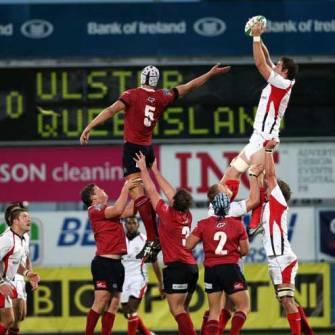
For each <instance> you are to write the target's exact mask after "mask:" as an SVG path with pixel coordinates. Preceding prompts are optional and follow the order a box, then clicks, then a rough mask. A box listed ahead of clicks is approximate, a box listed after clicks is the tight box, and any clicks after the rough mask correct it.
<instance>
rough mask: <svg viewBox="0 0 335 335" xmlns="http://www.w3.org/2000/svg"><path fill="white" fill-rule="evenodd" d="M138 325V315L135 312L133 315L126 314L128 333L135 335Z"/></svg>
mask: <svg viewBox="0 0 335 335" xmlns="http://www.w3.org/2000/svg"><path fill="white" fill-rule="evenodd" d="M137 327H138V316H137V314H136V313H135V314H134V315H128V335H136V331H137Z"/></svg>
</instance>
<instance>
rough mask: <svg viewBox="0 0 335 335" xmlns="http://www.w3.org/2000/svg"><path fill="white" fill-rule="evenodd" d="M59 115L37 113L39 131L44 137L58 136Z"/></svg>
mask: <svg viewBox="0 0 335 335" xmlns="http://www.w3.org/2000/svg"><path fill="white" fill-rule="evenodd" d="M57 127H58V117H57V115H44V114H42V113H38V115H37V133H38V134H39V135H40V136H41V137H42V138H55V137H57V136H58V132H57Z"/></svg>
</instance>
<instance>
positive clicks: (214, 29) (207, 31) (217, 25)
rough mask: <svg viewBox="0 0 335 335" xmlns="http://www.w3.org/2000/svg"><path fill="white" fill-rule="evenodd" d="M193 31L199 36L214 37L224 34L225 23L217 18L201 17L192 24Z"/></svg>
mask: <svg viewBox="0 0 335 335" xmlns="http://www.w3.org/2000/svg"><path fill="white" fill-rule="evenodd" d="M193 29H194V31H195V32H196V33H197V34H199V35H201V36H205V37H215V36H219V35H221V34H223V33H224V32H225V30H226V23H225V22H224V21H223V20H221V19H219V18H217V17H203V18H201V19H199V20H197V21H196V22H195V23H194V25H193Z"/></svg>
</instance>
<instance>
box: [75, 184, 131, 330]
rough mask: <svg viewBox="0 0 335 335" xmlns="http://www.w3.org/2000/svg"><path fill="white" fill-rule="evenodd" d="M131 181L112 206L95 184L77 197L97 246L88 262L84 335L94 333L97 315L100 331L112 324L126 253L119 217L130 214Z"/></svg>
mask: <svg viewBox="0 0 335 335" xmlns="http://www.w3.org/2000/svg"><path fill="white" fill-rule="evenodd" d="M134 184H135V182H134V181H126V182H125V184H124V185H123V187H122V190H121V193H120V196H119V198H118V199H117V200H116V202H115V203H114V205H113V206H108V204H107V201H108V195H107V194H106V192H105V191H104V190H103V189H101V188H99V187H98V186H97V185H95V184H89V185H87V186H85V188H84V189H83V190H82V191H81V193H80V194H81V200H82V201H83V203H84V204H85V205H86V206H87V207H88V216H89V219H90V222H91V225H92V230H93V232H94V239H95V242H96V246H97V250H96V256H95V257H94V259H93V260H92V263H91V272H92V277H93V285H94V302H93V305H92V307H91V309H90V311H89V312H88V315H87V322H86V332H85V334H86V335H93V334H94V329H95V327H96V324H97V322H98V320H99V317H100V316H101V315H102V319H101V324H102V330H101V335H109V334H110V332H111V330H112V328H113V324H114V320H115V315H116V311H117V309H118V306H119V304H120V292H122V285H123V281H124V267H123V265H122V263H121V257H122V255H124V254H126V253H127V245H126V237H125V233H124V230H123V226H122V224H121V222H120V218H121V217H130V216H133V215H134V212H135V210H134V203H133V201H131V202H130V203H129V204H128V205H127V199H128V192H129V189H130V188H132V187H134Z"/></svg>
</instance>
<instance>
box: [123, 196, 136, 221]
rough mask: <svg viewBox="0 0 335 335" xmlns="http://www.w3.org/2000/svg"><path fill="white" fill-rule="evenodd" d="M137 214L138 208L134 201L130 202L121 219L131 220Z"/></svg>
mask: <svg viewBox="0 0 335 335" xmlns="http://www.w3.org/2000/svg"><path fill="white" fill-rule="evenodd" d="M135 214H136V207H135V203H134V200H130V201H129V202H128V204H127V206H126V208H125V209H124V211H123V212H122V214H121V218H131V217H133V216H135Z"/></svg>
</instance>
